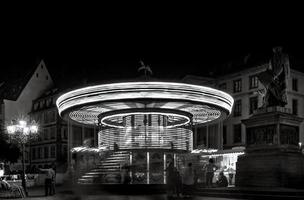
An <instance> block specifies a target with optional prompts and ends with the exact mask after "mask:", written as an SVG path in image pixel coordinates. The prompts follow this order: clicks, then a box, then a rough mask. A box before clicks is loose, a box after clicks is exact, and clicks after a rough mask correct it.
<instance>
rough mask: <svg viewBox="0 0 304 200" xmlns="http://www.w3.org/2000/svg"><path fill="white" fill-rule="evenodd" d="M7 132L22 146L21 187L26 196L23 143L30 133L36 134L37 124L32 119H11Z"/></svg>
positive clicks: (26, 140)
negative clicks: (28, 121) (28, 122)
mask: <svg viewBox="0 0 304 200" xmlns="http://www.w3.org/2000/svg"><path fill="white" fill-rule="evenodd" d="M6 128H7V132H8V134H9V135H11V136H12V138H14V139H16V141H17V142H18V143H19V144H21V147H22V175H21V179H22V187H23V189H24V192H25V194H26V196H28V193H27V189H26V181H25V144H26V143H27V142H28V140H29V139H31V138H32V134H36V133H37V132H38V126H37V124H36V122H35V121H32V123H31V124H27V122H26V121H25V120H20V121H18V122H17V121H16V120H13V121H12V122H11V124H10V125H8V126H7V127H6Z"/></svg>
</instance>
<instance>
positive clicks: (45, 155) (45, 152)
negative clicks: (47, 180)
mask: <svg viewBox="0 0 304 200" xmlns="http://www.w3.org/2000/svg"><path fill="white" fill-rule="evenodd" d="M44 158H49V147H48V146H46V147H44Z"/></svg>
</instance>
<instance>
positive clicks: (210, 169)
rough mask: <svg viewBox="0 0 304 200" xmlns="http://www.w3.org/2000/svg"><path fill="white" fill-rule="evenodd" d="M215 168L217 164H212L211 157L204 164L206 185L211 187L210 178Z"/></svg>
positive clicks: (211, 178)
mask: <svg viewBox="0 0 304 200" xmlns="http://www.w3.org/2000/svg"><path fill="white" fill-rule="evenodd" d="M216 169H217V166H216V165H215V164H214V160H213V159H212V158H210V159H209V163H208V164H207V165H206V166H205V170H206V187H212V180H213V176H214V171H215V170H216Z"/></svg>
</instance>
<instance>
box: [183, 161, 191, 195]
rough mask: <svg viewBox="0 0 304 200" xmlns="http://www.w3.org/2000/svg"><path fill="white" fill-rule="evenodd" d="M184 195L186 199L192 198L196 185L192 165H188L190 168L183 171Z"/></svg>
mask: <svg viewBox="0 0 304 200" xmlns="http://www.w3.org/2000/svg"><path fill="white" fill-rule="evenodd" d="M182 177H183V180H182V181H183V193H184V195H185V197H191V194H192V192H193V185H194V170H193V168H192V163H191V162H190V163H188V166H187V167H186V168H185V169H184V171H183V176H182Z"/></svg>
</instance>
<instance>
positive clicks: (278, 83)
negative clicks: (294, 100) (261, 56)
mask: <svg viewBox="0 0 304 200" xmlns="http://www.w3.org/2000/svg"><path fill="white" fill-rule="evenodd" d="M272 50H273V57H272V58H271V60H270V63H269V67H268V68H267V69H266V70H265V71H263V72H261V73H259V74H258V75H257V76H258V79H259V80H260V82H261V83H262V84H263V85H264V86H265V89H266V93H265V94H264V103H263V107H271V106H281V107H284V106H285V105H286V104H287V91H286V90H287V82H288V78H289V74H290V67H289V57H288V55H287V54H284V53H282V47H275V48H273V49H272Z"/></svg>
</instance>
